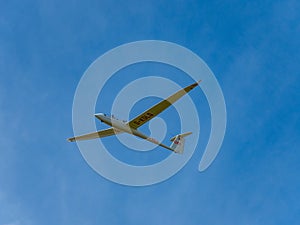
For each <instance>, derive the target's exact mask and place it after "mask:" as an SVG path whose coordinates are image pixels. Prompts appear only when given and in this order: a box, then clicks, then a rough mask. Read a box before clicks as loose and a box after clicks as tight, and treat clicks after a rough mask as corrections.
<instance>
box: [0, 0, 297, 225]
mask: <svg viewBox="0 0 300 225" xmlns="http://www.w3.org/2000/svg"><path fill="white" fill-rule="evenodd" d="M299 11H300V3H299V2H298V1H296V0H286V1H227V2H225V1H192V0H187V1H144V2H141V1H85V2H84V1H75V0H74V1H64V2H61V1H56V0H55V1H51V2H50V1H2V2H1V3H0V106H1V111H0V130H1V135H0V225H8V224H9V225H16V224H17V225H21V224H22V225H23V224H24V225H27V224H33V225H34V224H51V225H52V224H87V225H89V224H111V225H114V224H158V223H164V224H172V225H177V224H207V225H210V224H224V225H227V224H228V225H229V224H242V225H250V224H251V225H260V224H264V225H265V224H272V225H274V224H280V225H281V224H299V220H300V216H299V211H300V204H299V199H300V192H299V190H300V178H299V175H298V172H299V171H300V164H299V163H298V160H299V157H300V153H299V146H300V145H299V144H300V143H299V136H300V124H299V121H300V120H299V107H300V106H299V98H300V91H299V90H300V89H299V78H300V74H299V70H300V66H299V57H300V55H299V52H300V51H299V49H300V41H299V40H300V25H299V21H300V14H299ZM144 39H158V40H165V41H171V42H175V43H177V44H180V45H183V46H185V47H187V48H189V49H191V50H192V51H193V52H195V53H196V54H198V55H199V56H200V57H202V58H203V59H204V60H205V61H206V63H207V64H208V65H209V67H210V68H211V69H212V70H213V72H214V74H215V75H216V77H217V79H218V80H219V83H220V85H221V87H222V90H223V93H224V97H225V100H226V105H227V113H228V124H227V132H226V136H225V140H224V143H223V146H222V148H221V151H220V154H219V155H218V157H217V159H216V161H215V162H214V163H213V164H212V166H211V167H209V169H208V170H206V171H205V172H203V173H199V172H198V170H197V168H198V163H199V160H200V158H201V156H202V154H203V150H204V147H205V143H207V137H208V134H209V129H210V126H209V120H210V118H209V109H208V107H207V103H206V102H205V97H204V96H203V95H202V97H199V99H196V100H195V101H198V102H199V103H201V104H199V105H201V106H199V108H198V110H199V111H201V116H203V117H201V124H202V126H201V137H200V142H199V146H198V149H197V150H196V152H195V154H194V155H193V157H192V159H191V160H190V161H189V162H188V164H187V165H186V166H185V167H184V168H183V169H182V170H181V171H180V172H179V173H177V174H176V175H175V176H174V177H172V178H171V179H169V180H167V181H165V182H163V183H160V184H156V185H152V186H149V187H141V188H137V187H135V188H134V187H127V186H121V185H118V184H115V183H112V182H110V181H107V180H106V179H104V178H102V177H101V176H99V175H98V174H96V173H95V172H94V171H93V170H92V169H91V168H90V167H89V166H88V164H87V163H86V162H85V161H84V159H83V158H82V157H81V154H80V152H79V150H78V148H77V146H76V145H74V144H70V143H68V142H66V138H67V137H70V136H72V134H73V131H72V101H73V96H74V93H75V89H76V86H77V84H78V82H79V80H80V78H81V76H82V74H83V73H84V71H85V70H86V69H87V67H88V66H89V65H90V64H91V63H92V62H93V61H94V60H95V59H96V58H97V57H99V56H100V55H102V54H103V53H105V52H106V51H108V50H110V49H112V48H114V47H116V46H118V45H120V44H124V43H127V42H131V41H137V40H144ZM145 68H146V70H145V71H141V70H139V73H137V74H136V75H133V76H136V77H138V76H140V74H143V72H144V73H145V75H149V74H151V73H152V72H153V71H152V70H151V67H149V66H148V67H145ZM137 69H139V68H137ZM133 71H134V69H133ZM154 71H155V72H157V73H159V72H161V73H162V74H165V76H166V77H171V75H170V73H171V72H172V69H171V68H169V69H168V68H161V67H157V68H156V67H154ZM168 71H169V72H168ZM117 79H118V75H116V77H115V80H117ZM178 82H179V81H178ZM180 83H181V84H182V85H183V86H184V85H187V84H189V83H190V80H189V79H188V78H184V77H183V78H182V79H181V80H180ZM122 84H123V83H122V82H121V81H120V82H117V85H116V90H113V91H115V93H117V90H118V88H121V87H122ZM198 91H199V89H198ZM191 96H192V97H195V94H193V93H191ZM141 103H142V102H141ZM145 104H146V103H145ZM172 113H173V112H172V110H171V111H170V115H171V116H170V115H168V114H165V116H166V118H169V117H171V118H173V117H174V118H175V117H176V115H172ZM174 129H175V130H176V128H174ZM168 132H169V133H172V132H174V130H170V131H168ZM175 132H176V131H175ZM169 133H168V135H169ZM110 140H111V143H114V141H113V140H114V139H110ZM107 141H108V142H109V140H107ZM108 144H109V143H108ZM125 150H126V149H125ZM112 151H114V153H115V154H118V152H116V151H115V150H114V149H113V150H112ZM145 154H147V153H145ZM162 154H165V153H162ZM120 157H123V156H120ZM125 157H128V156H125ZM135 157H136V156H135ZM141 157H144V156H141ZM135 159H136V160H138V158H137V157H136V158H135ZM143 160H145V158H143Z"/></svg>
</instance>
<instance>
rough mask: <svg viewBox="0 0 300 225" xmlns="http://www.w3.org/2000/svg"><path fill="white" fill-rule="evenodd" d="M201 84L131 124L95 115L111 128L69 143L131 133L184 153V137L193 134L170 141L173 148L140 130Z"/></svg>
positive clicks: (169, 98)
mask: <svg viewBox="0 0 300 225" xmlns="http://www.w3.org/2000/svg"><path fill="white" fill-rule="evenodd" d="M200 82H201V80H200V81H198V82H196V83H193V84H191V85H189V86H187V87H185V88H183V89H181V90H179V91H177V92H176V93H175V94H173V95H171V96H169V97H168V98H166V99H164V100H162V101H161V102H159V103H158V104H156V105H154V106H153V107H151V108H150V109H148V110H146V111H145V112H143V113H141V114H140V115H138V116H137V117H135V118H134V119H132V120H130V121H129V122H126V121H123V120H118V119H116V118H115V117H114V116H108V115H106V114H104V113H97V114H95V117H96V118H97V119H99V120H100V121H101V122H103V123H105V124H107V125H108V126H110V128H108V129H105V130H100V131H97V132H94V133H89V134H84V135H81V136H77V137H72V138H69V139H68V141H70V142H75V141H83V140H91V139H95V138H103V137H107V136H112V135H116V134H120V133H129V134H132V135H134V136H137V137H140V138H142V139H145V140H147V141H149V142H152V143H154V144H157V145H159V146H161V147H163V148H166V149H168V150H171V151H173V152H175V153H181V154H182V153H183V150H184V142H185V139H184V137H186V136H188V135H190V134H191V133H192V132H187V133H183V134H178V135H176V136H174V137H172V138H171V139H170V141H172V144H171V146H170V147H169V146H166V145H164V144H162V143H160V142H159V141H157V140H155V139H154V138H152V137H148V136H147V135H145V134H143V133H142V132H141V131H139V130H138V128H139V127H140V126H142V125H143V124H145V123H146V122H148V121H150V120H151V119H153V118H154V117H156V116H157V115H158V114H160V113H161V112H163V111H164V110H166V109H167V108H168V107H169V106H171V105H172V104H173V103H174V102H176V101H177V100H179V99H180V98H181V97H183V96H184V95H185V94H187V93H188V92H190V91H191V90H192V89H194V88H195V87H196V86H198V85H199V83H200Z"/></svg>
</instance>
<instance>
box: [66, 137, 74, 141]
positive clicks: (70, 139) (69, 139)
mask: <svg viewBox="0 0 300 225" xmlns="http://www.w3.org/2000/svg"><path fill="white" fill-rule="evenodd" d="M67 141H68V142H74V141H75V138H73V137H72V138H68V139H67Z"/></svg>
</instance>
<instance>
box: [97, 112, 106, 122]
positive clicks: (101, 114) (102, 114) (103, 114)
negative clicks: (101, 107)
mask: <svg viewBox="0 0 300 225" xmlns="http://www.w3.org/2000/svg"><path fill="white" fill-rule="evenodd" d="M95 117H96V118H97V119H99V120H101V121H103V119H104V118H105V117H106V114H105V113H96V114H95Z"/></svg>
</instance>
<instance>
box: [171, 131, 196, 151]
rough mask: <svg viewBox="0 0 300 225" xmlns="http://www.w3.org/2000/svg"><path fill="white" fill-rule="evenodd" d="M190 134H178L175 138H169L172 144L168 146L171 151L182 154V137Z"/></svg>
mask: <svg viewBox="0 0 300 225" xmlns="http://www.w3.org/2000/svg"><path fill="white" fill-rule="evenodd" d="M190 134H192V132H187V133H184V134H178V135H176V136H175V137H172V138H171V141H172V144H171V146H170V148H171V149H173V150H174V152H176V153H179V154H182V153H183V151H184V142H185V140H184V137H186V136H188V135H190Z"/></svg>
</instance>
